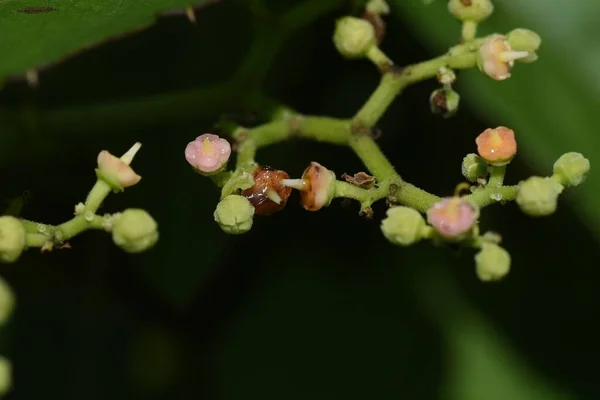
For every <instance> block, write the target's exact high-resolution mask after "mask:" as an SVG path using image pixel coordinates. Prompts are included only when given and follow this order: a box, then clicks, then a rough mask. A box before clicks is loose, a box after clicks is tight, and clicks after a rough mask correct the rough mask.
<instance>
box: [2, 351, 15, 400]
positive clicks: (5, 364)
mask: <svg viewBox="0 0 600 400" xmlns="http://www.w3.org/2000/svg"><path fill="white" fill-rule="evenodd" d="M11 388H12V363H11V362H10V360H9V359H8V358H6V357H2V356H0V396H3V395H5V394H6V393H8V392H9V391H10V389H11Z"/></svg>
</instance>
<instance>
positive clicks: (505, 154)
mask: <svg viewBox="0 0 600 400" xmlns="http://www.w3.org/2000/svg"><path fill="white" fill-rule="evenodd" d="M475 143H476V144H477V152H478V153H479V155H480V156H481V158H483V159H484V160H485V161H487V162H488V163H489V164H490V165H494V166H496V167H500V166H503V165H506V164H508V163H509V162H510V161H511V160H512V159H513V158H514V156H515V155H516V154H517V141H516V140H515V132H514V131H513V130H512V129H508V128H506V127H504V126H499V127H497V128H495V129H492V128H488V129H486V130H485V131H483V132H482V133H481V134H480V135H479V136H477V139H475Z"/></svg>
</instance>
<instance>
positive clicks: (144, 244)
mask: <svg viewBox="0 0 600 400" xmlns="http://www.w3.org/2000/svg"><path fill="white" fill-rule="evenodd" d="M158 236H159V235H158V224H157V223H156V221H155V220H154V218H152V216H150V214H148V213H147V212H146V211H145V210H142V209H138V208H130V209H127V210H125V211H123V212H122V213H121V214H120V215H118V216H116V218H115V220H114V222H113V228H112V238H113V242H115V244H116V245H117V246H119V247H120V248H121V249H123V250H124V251H126V252H128V253H141V252H143V251H146V250H148V249H150V248H151V247H152V246H154V245H155V244H156V242H157V241H158Z"/></svg>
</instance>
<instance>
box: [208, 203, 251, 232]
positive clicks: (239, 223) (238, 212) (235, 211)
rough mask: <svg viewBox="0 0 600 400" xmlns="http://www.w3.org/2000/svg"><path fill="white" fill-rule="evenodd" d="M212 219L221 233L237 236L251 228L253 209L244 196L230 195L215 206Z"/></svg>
mask: <svg viewBox="0 0 600 400" xmlns="http://www.w3.org/2000/svg"><path fill="white" fill-rule="evenodd" d="M214 218H215V221H216V222H217V223H218V224H219V226H220V227H221V229H222V230H223V232H225V233H229V234H231V235H239V234H242V233H246V232H248V231H249V230H250V229H251V228H252V223H253V220H254V207H252V204H251V203H250V201H249V200H248V199H247V198H245V197H244V196H239V195H235V194H231V195H229V196H226V197H225V198H224V199H223V200H221V201H220V202H219V204H217V208H216V210H215V213H214Z"/></svg>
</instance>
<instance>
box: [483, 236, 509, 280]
mask: <svg viewBox="0 0 600 400" xmlns="http://www.w3.org/2000/svg"><path fill="white" fill-rule="evenodd" d="M475 271H476V273H477V276H478V277H479V279H481V280H482V281H484V282H490V281H497V280H500V279H502V278H504V277H505V276H506V274H508V272H509V271H510V254H508V252H507V251H506V250H504V249H503V248H502V247H500V246H498V245H497V244H496V243H490V242H484V243H483V245H482V246H481V250H479V252H478V253H477V254H476V255H475Z"/></svg>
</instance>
